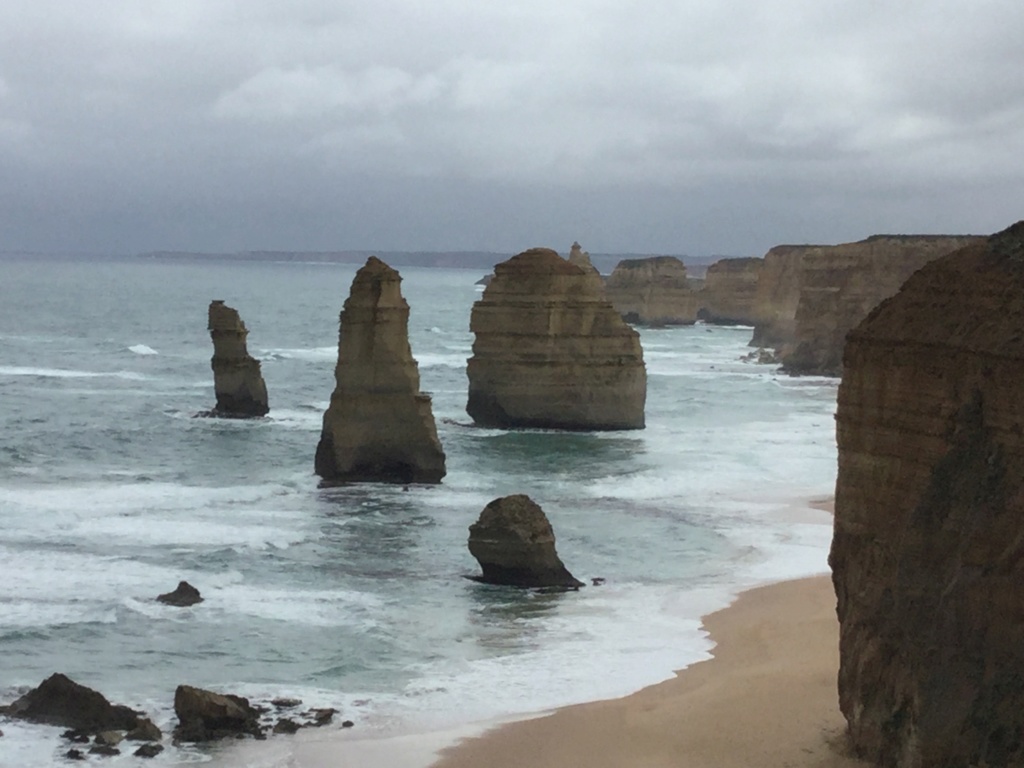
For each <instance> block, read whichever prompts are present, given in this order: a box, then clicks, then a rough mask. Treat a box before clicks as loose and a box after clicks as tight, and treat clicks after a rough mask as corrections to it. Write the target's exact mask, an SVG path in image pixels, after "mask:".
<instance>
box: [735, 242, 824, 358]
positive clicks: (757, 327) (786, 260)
mask: <svg viewBox="0 0 1024 768" xmlns="http://www.w3.org/2000/svg"><path fill="white" fill-rule="evenodd" d="M822 247H827V246H817V245H777V246H775V247H774V248H772V249H771V250H770V251H768V253H766V254H765V256H764V263H763V265H762V267H761V273H760V275H759V276H758V280H757V291H756V293H755V296H754V309H753V315H754V321H755V322H754V338H753V339H752V340H751V342H750V344H751V346H754V347H776V348H781V347H783V346H784V345H786V344H789V343H790V342H792V340H793V338H794V335H795V333H796V308H797V305H798V304H799V303H800V264H801V262H802V260H803V257H804V254H805V253H807V252H808V251H811V250H814V249H818V248H822Z"/></svg>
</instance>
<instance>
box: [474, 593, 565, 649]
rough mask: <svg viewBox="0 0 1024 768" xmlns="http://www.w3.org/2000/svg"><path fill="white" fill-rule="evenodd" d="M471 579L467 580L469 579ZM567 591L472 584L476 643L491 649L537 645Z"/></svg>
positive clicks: (521, 647)
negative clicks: (547, 620)
mask: <svg viewBox="0 0 1024 768" xmlns="http://www.w3.org/2000/svg"><path fill="white" fill-rule="evenodd" d="M467 578H468V577H467ZM568 591H569V590H567V589H564V588H562V589H558V590H546V589H519V588H516V587H507V586H499V585H495V584H485V583H482V582H479V581H476V580H473V581H472V585H471V586H469V588H468V592H469V596H470V599H471V601H472V605H471V607H470V610H469V613H468V619H469V625H470V627H471V628H472V630H473V632H474V634H475V636H476V640H477V642H478V643H479V644H480V645H481V646H483V647H485V648H490V649H495V650H497V649H501V650H510V649H525V648H532V647H535V646H536V641H537V639H538V637H539V636H540V634H541V632H542V631H543V629H544V626H545V620H546V619H549V618H552V617H554V616H555V615H556V613H557V611H558V608H559V606H560V605H561V603H562V601H563V600H565V599H567V594H566V593H567V592H568Z"/></svg>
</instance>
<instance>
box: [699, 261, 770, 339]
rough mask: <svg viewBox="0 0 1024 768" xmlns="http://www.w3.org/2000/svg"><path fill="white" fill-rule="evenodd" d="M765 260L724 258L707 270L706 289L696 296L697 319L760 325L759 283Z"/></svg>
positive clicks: (718, 322)
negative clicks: (697, 304)
mask: <svg viewBox="0 0 1024 768" xmlns="http://www.w3.org/2000/svg"><path fill="white" fill-rule="evenodd" d="M763 265H764V259H757V258H745V259H721V260H720V261H716V262H715V263H714V264H712V265H711V266H710V267H708V271H707V275H706V276H705V278H704V287H703V289H702V290H701V291H700V293H698V294H697V296H698V301H699V304H700V308H699V309H698V311H697V317H698V318H699V319H701V320H705V321H707V322H709V323H716V324H718V325H754V324H755V323H756V322H757V313H756V303H757V284H758V279H759V277H760V275H761V268H762V266H763Z"/></svg>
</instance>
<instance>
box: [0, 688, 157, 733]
mask: <svg viewBox="0 0 1024 768" xmlns="http://www.w3.org/2000/svg"><path fill="white" fill-rule="evenodd" d="M2 713H3V714H6V715H7V716H8V717H14V718H19V719H21V720H30V721H32V722H35V723H46V724H48V725H60V726H64V727H65V728H73V729H76V730H78V731H83V732H86V733H97V732H98V731H103V730H129V729H131V728H134V727H135V726H136V725H137V724H138V720H139V716H138V713H136V712H135V711H133V710H131V709H129V708H128V707H125V706H121V705H115V704H111V703H110V702H109V701H107V699H106V697H105V696H104V695H103V694H102V693H100V692H99V691H94V690H93V689H92V688H87V687H85V686H84V685H79V684H78V683H76V682H75V681H74V680H71V679H70V678H68V677H67V676H66V675H62V674H60V673H57V674H54V675H51V676H50V677H48V678H46V680H44V681H43V682H42V683H40V684H39V687H38V688H33V689H32V690H31V691H29V692H28V693H26V694H25V695H24V696H22V697H21V698H19V699H18V700H17V701H15V702H14V703H13V704H10V705H9V706H7V707H5V708H4V709H3V712H2Z"/></svg>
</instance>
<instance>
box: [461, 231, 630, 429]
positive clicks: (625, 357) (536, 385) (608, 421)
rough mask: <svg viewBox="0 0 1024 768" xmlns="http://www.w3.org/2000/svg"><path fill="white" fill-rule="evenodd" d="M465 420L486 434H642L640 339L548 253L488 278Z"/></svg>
mask: <svg viewBox="0 0 1024 768" xmlns="http://www.w3.org/2000/svg"><path fill="white" fill-rule="evenodd" d="M470 329H471V330H472V331H473V333H474V334H475V335H476V338H475V340H474V342H473V356H472V357H471V358H470V359H469V364H468V367H467V374H468V376H469V402H468V403H467V405H466V411H467V412H468V413H469V415H470V416H471V417H472V418H473V420H474V421H475V422H476V423H477V424H479V425H481V426H487V427H505V428H508V427H512V428H515V427H536V428H549V429H571V430H606V429H641V428H642V427H643V426H644V403H645V401H646V399H647V371H646V369H645V367H644V358H643V350H642V349H641V347H640V337H639V334H637V332H636V331H635V330H633V329H632V328H630V327H629V326H628V325H627V324H626V323H625V322H623V320H622V318H621V317H619V314H618V312H616V311H615V309H614V308H613V307H612V305H611V303H610V302H609V301H608V300H607V299H606V298H605V295H604V291H603V289H602V287H601V285H600V283H599V281H594V280H593V279H592V277H591V276H590V275H588V274H587V273H585V272H584V271H583V270H582V269H580V267H578V266H576V265H575V264H570V263H569V262H568V261H566V260H565V259H562V258H561V257H560V256H559V255H558V254H557V253H556V252H555V251H553V250H551V249H549V248H534V249H532V250H529V251H525V252H523V253H520V254H519V255H517V256H513V257H512V258H511V259H509V260H508V261H504V262H502V263H500V264H498V265H497V266H495V268H494V280H492V281H491V284H490V285H488V286H487V288H486V289H485V290H484V292H483V296H482V297H481V299H480V300H479V301H477V302H476V304H474V305H473V312H472V315H471V317H470Z"/></svg>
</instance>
